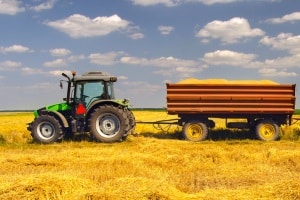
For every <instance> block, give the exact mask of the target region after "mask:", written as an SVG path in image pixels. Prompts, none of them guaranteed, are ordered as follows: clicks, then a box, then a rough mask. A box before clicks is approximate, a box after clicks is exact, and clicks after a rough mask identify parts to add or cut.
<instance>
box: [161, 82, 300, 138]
mask: <svg viewBox="0 0 300 200" xmlns="http://www.w3.org/2000/svg"><path fill="white" fill-rule="evenodd" d="M295 88H296V85H295V84H278V83H275V82H272V81H265V80H263V81H227V80H223V79H222V80H198V79H189V80H184V81H181V82H178V83H166V93H167V95H166V99H167V112H168V114H170V115H178V121H177V123H178V125H180V126H182V127H183V130H182V134H183V137H184V138H185V139H186V140H190V141H202V140H205V139H206V138H207V135H208V131H209V130H210V129H211V128H214V127H215V123H214V121H213V119H214V118H222V119H225V121H226V127H227V128H235V129H249V130H250V131H251V132H253V134H255V135H256V136H257V138H258V139H260V140H265V141H271V140H278V139H279V138H280V126H281V125H284V124H287V125H291V120H292V115H293V113H294V110H295V99H296V97H295ZM228 119H236V120H233V122H232V120H228ZM237 119H238V120H237ZM241 119H242V120H241ZM228 121H230V122H228Z"/></svg>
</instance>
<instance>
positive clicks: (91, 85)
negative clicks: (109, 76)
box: [75, 81, 114, 107]
mask: <svg viewBox="0 0 300 200" xmlns="http://www.w3.org/2000/svg"><path fill="white" fill-rule="evenodd" d="M112 84H113V83H110V82H104V81H94V82H85V81H82V82H78V83H77V84H76V89H75V90H76V91H75V99H76V103H79V102H81V103H83V104H84V105H85V106H86V107H88V106H89V105H90V104H91V103H92V102H93V101H96V100H100V99H114V92H113V85H112Z"/></svg>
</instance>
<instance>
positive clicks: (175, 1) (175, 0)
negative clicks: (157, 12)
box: [131, 0, 180, 7]
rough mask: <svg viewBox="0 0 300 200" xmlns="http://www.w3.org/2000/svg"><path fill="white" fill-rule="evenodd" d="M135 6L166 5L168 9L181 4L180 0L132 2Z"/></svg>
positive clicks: (136, 0) (140, 0)
mask: <svg viewBox="0 0 300 200" xmlns="http://www.w3.org/2000/svg"><path fill="white" fill-rule="evenodd" d="M131 2H132V3H133V4H135V5H139V6H154V5H159V4H161V5H164V6H167V7H173V6H176V5H178V4H179V3H180V0H131Z"/></svg>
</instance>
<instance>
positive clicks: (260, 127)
mask: <svg viewBox="0 0 300 200" xmlns="http://www.w3.org/2000/svg"><path fill="white" fill-rule="evenodd" d="M255 133H256V137H257V138H258V139H260V140H264V141H274V140H278V139H279V137H280V129H279V127H278V125H277V124H276V123H275V122H274V121H273V120H269V119H265V120H262V121H260V122H259V123H258V124H257V126H256V129H255Z"/></svg>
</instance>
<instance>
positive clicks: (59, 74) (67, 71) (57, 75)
mask: <svg viewBox="0 0 300 200" xmlns="http://www.w3.org/2000/svg"><path fill="white" fill-rule="evenodd" d="M62 73H65V74H67V75H68V76H71V73H72V72H71V71H69V70H53V71H49V72H47V74H49V75H50V76H56V77H61V74H62Z"/></svg>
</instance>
